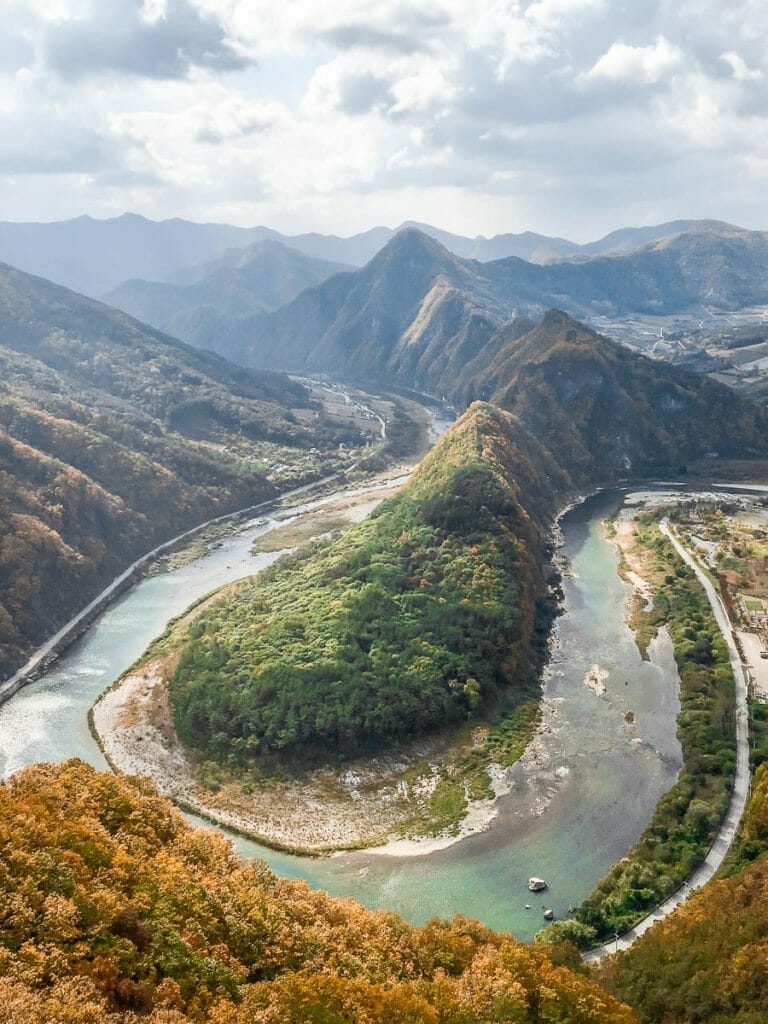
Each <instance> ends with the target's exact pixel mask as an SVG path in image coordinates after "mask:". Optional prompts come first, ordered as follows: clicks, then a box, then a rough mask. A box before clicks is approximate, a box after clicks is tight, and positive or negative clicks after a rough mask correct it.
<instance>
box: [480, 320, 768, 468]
mask: <svg viewBox="0 0 768 1024" xmlns="http://www.w3.org/2000/svg"><path fill="white" fill-rule="evenodd" d="M476 394H479V395H483V396H491V400H492V401H493V402H495V403H497V404H498V405H500V406H501V407H502V408H504V409H507V410H509V411H511V412H512V413H514V415H515V416H517V417H518V418H519V420H520V421H521V422H522V423H524V424H525V426H526V428H527V429H528V430H529V431H530V432H531V433H532V434H533V435H534V436H535V437H536V438H537V439H538V440H539V441H540V442H542V444H544V445H545V447H546V448H547V450H548V451H549V452H551V453H552V455H553V456H554V457H556V458H557V460H558V461H559V462H560V463H561V464H562V465H564V466H566V467H567V468H568V471H569V472H570V473H571V474H572V475H574V476H576V477H577V478H579V479H583V480H586V479H600V478H609V477H616V476H619V477H620V476H625V475H632V476H649V475H653V474H654V473H657V472H659V471H661V470H663V469H667V470H669V469H672V470H674V471H677V472H679V471H680V469H681V467H684V466H685V464H686V463H687V462H689V461H691V460H696V459H701V458H703V457H705V456H707V455H710V456H712V455H718V456H721V457H725V458H749V457H751V456H754V455H758V454H760V455H764V454H765V453H766V451H767V450H768V449H767V448H766V445H767V443H768V410H766V409H765V408H764V407H763V406H759V405H757V404H756V403H754V402H752V401H750V400H749V399H745V398H741V397H740V396H737V395H735V394H734V392H733V391H732V390H731V389H730V388H728V387H726V386H725V385H722V384H717V383H715V382H714V381H711V380H709V379H707V378H702V377H699V376H697V375H695V374H691V373H689V372H687V371H685V370H682V369H681V368H679V367H674V366H670V365H669V364H667V363H661V362H657V361H655V360H651V359H648V358H646V357H645V356H641V355H638V354H636V353H634V352H631V351H630V350H628V349H626V348H623V347H622V346H621V345H618V344H616V343H615V342H612V341H610V340H609V339H607V338H603V337H602V336H601V335H599V334H596V333H595V332H594V331H592V330H590V329H589V328H588V327H585V326H584V325H583V324H579V323H577V322H576V321H574V320H572V319H571V318H570V317H569V316H567V314H565V313H562V312H560V311H558V310H551V311H550V312H548V313H547V314H546V315H545V317H544V318H543V320H542V321H541V323H540V324H539V325H538V326H536V327H535V328H534V329H533V330H531V331H529V332H527V333H525V334H523V335H519V336H517V337H513V338H511V339H510V340H509V341H508V342H507V343H506V344H505V345H504V346H503V347H501V348H500V349H499V350H498V352H497V354H496V356H495V358H494V360H493V362H492V363H491V365H490V367H489V368H488V369H487V370H485V371H484V372H483V373H480V374H478V375H477V376H476V377H475V378H474V379H473V380H470V381H469V383H468V385H467V388H466V389H465V391H464V397H465V399H466V400H469V399H470V398H472V397H474V396H475V395H476Z"/></svg>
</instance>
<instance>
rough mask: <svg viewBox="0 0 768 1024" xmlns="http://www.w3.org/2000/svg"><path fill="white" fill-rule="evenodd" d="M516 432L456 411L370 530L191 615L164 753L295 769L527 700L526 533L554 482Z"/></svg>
mask: <svg viewBox="0 0 768 1024" xmlns="http://www.w3.org/2000/svg"><path fill="white" fill-rule="evenodd" d="M516 433H517V427H516V424H515V423H514V422H513V421H512V419H511V417H508V416H507V415H505V414H504V413H502V412H500V411H499V410H494V409H493V408H492V407H490V406H480V405H477V406H473V407H472V409H470V411H469V412H468V413H467V414H466V415H465V416H464V417H463V418H462V419H461V420H460V421H459V422H458V423H457V424H456V425H455V426H454V427H453V428H452V430H451V431H449V432H448V434H446V435H445V436H444V438H443V439H442V440H441V441H440V442H439V443H438V445H437V447H436V448H435V449H434V451H433V452H432V453H431V454H430V455H429V456H428V457H427V458H426V460H425V461H424V462H423V463H422V465H421V466H420V468H419V470H418V471H417V472H416V474H415V475H414V477H413V478H412V480H411V481H410V482H409V483H408V484H407V485H406V486H405V487H404V488H403V489H402V490H401V491H399V492H398V494H397V495H396V496H395V497H394V498H392V499H390V500H389V501H388V502H386V503H385V504H384V505H382V506H380V507H379V508H378V509H377V510H376V512H375V513H374V514H373V515H372V516H371V517H369V518H368V519H367V520H365V521H364V522H362V523H360V524H359V525H357V526H355V527H353V528H352V529H351V530H350V531H349V532H348V533H346V534H344V535H343V536H342V537H341V538H339V539H338V540H337V541H335V542H334V543H333V544H332V545H331V546H330V547H327V548H326V549H322V550H320V551H318V552H316V553H310V554H309V555H306V556H305V557H304V558H302V559H299V560H298V561H297V562H296V563H295V564H294V565H292V566H291V567H290V568H285V569H284V570H283V571H282V572H279V573H278V574H277V575H275V576H272V577H271V578H268V579H265V578H264V577H263V575H262V576H259V577H258V579H257V580H256V581H254V582H253V584H252V585H250V586H246V587H245V588H243V587H242V586H241V587H238V588H237V590H236V592H233V593H232V594H225V595H223V596H222V597H221V598H220V599H219V600H218V601H216V602H215V603H214V604H213V605H211V606H209V607H207V609H206V612H205V615H204V621H202V620H195V621H194V622H192V623H191V624H190V626H189V629H188V631H187V635H186V636H185V637H183V638H182V640H181V644H182V646H181V651H180V656H179V659H178V663H177V665H176V668H175V671H174V673H173V676H172V678H171V680H170V688H169V690H170V697H171V702H172V705H173V708H174V713H175V721H176V725H177V729H178V731H179V735H180V736H181V738H182V739H183V740H184V741H186V742H187V743H189V744H190V745H191V746H194V747H197V748H199V749H201V750H203V751H204V752H205V753H206V755H207V756H210V757H213V758H215V759H222V760H225V759H234V760H236V761H239V762H241V763H248V762H252V761H253V760H254V759H257V760H260V761H261V762H262V763H264V764H266V766H269V764H270V761H271V759H272V758H275V757H277V758H280V759H287V761H288V762H289V763H290V764H292V765H293V766H294V767H296V766H297V765H299V764H302V763H306V762H315V761H318V760H321V761H327V760H329V759H330V760H331V761H334V760H338V759H339V758H340V757H341V758H344V757H350V756H355V755H357V754H360V753H361V752H362V753H366V752H370V751H372V750H375V749H377V748H379V747H382V746H385V745H388V744H392V742H393V741H397V740H403V739H407V738H409V737H413V736H420V735H424V734H426V733H429V732H433V731H435V730H439V729H443V728H444V727H445V726H449V725H454V726H455V725H456V724H457V723H460V722H463V721H465V720H466V719H467V717H468V716H474V715H480V716H482V715H483V714H484V713H486V712H487V711H488V709H489V708H490V707H492V706H493V705H494V704H495V703H496V702H497V700H498V696H499V693H500V692H501V691H511V698H510V696H509V695H508V698H507V700H508V703H509V704H510V705H511V704H512V703H513V702H514V700H515V699H517V700H523V699H525V698H526V697H529V696H530V694H531V691H532V688H533V689H535V686H536V674H537V673H536V669H537V667H538V666H539V665H540V662H541V656H542V649H541V643H540V641H541V638H542V636H543V635H545V634H546V631H547V628H548V625H549V621H548V620H547V621H543V619H544V618H545V616H544V615H543V610H544V607H545V606H547V604H548V602H547V600H546V596H547V582H546V573H545V568H544V548H545V544H544V539H543V528H542V527H543V523H544V522H545V520H546V518H547V513H548V511H549V510H550V509H551V507H552V503H553V494H552V489H553V486H554V483H555V481H559V482H560V483H561V484H564V483H565V481H564V480H563V474H562V473H558V471H557V467H556V466H554V465H547V462H546V459H545V458H543V457H541V456H539V454H538V453H537V454H536V457H535V461H531V460H529V458H528V453H527V452H526V451H525V449H524V448H523V447H521V446H520V445H518V444H517V443H516V441H515V436H516ZM545 471H548V472H546V477H545Z"/></svg>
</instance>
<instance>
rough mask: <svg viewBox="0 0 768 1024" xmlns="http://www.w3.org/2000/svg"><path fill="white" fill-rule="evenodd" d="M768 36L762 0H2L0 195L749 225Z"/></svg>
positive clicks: (767, 138)
mask: <svg viewBox="0 0 768 1024" xmlns="http://www.w3.org/2000/svg"><path fill="white" fill-rule="evenodd" d="M766 35H768V8H766V5H765V0H733V2H732V3H730V4H728V5H727V6H726V7H723V6H722V4H720V3H718V2H717V0H677V2H675V3H674V4H673V3H671V2H670V0H645V2H643V3H640V2H639V0H630V2H628V3H625V4H614V3H610V0H383V2H382V0H343V2H342V0H284V2H281V3H276V2H275V0H5V3H2V4H0V217H3V216H6V217H8V216H10V217H17V216H26V217H29V218H34V217H36V216H39V215H40V210H45V211H46V213H47V214H49V213H51V212H53V214H54V215H56V216H66V215H69V214H77V213H81V212H84V211H85V212H91V213H97V212H105V213H108V212H112V211H114V210H117V211H122V210H124V209H126V208H132V209H136V210H137V211H139V212H142V213H145V214H147V215H150V216H151V215H155V216H168V215H174V214H177V215H186V216H192V217H197V218H200V219H227V218H235V219H237V220H239V221H241V222H246V223H254V222H257V221H258V220H261V221H266V222H268V223H272V224H273V225H274V226H277V227H284V228H286V229H293V230H305V229H309V228H318V229H321V228H325V229H330V230H336V231H339V230H342V229H349V230H356V229H358V228H364V227H367V226H370V224H372V223H375V222H376V221H380V220H384V219H389V220H390V221H393V222H400V221H403V220H406V219H410V218H414V219H418V220H425V219H430V217H431V218H432V219H437V220H439V221H440V222H441V223H443V224H444V226H446V227H449V228H452V229H454V230H460V231H463V232H468V233H478V232H483V233H486V234H487V233H489V232H493V231H496V230H518V229H524V228H532V229H536V230H542V231H548V232H551V233H557V234H569V233H572V234H577V235H578V234H580V235H582V236H584V235H587V236H591V235H596V234H599V233H601V232H602V231H603V230H607V229H609V228H611V227H615V226H618V225H619V224H621V223H622V222H625V221H627V220H632V221H634V222H637V223H642V222H648V221H650V220H653V219H672V218H673V217H677V216H697V215H701V214H708V215H712V216H719V217H723V218H724V219H732V220H736V221H744V222H747V223H749V222H753V223H755V222H759V221H760V219H761V216H762V212H761V211H762V209H763V192H764V182H763V180H762V178H761V175H764V172H765V168H766V167H767V166H768V74H766V73H765V68H766V64H765V53H764V40H765V37H766ZM661 166H663V168H664V172H663V174H662V173H660V172H659V167H661ZM43 178H45V181H43ZM36 183H37V184H36ZM737 185H738V188H737ZM739 189H740V190H741V191H739ZM35 196H37V197H38V203H39V207H40V209H39V210H38V209H37V208H36V206H35V198H34V197H35ZM20 204H21V205H20ZM750 210H751V211H752V214H751V216H750V215H749V211H750Z"/></svg>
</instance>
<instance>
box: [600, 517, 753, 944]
mask: <svg viewBox="0 0 768 1024" xmlns="http://www.w3.org/2000/svg"><path fill="white" fill-rule="evenodd" d="M660 529H661V532H662V533H663V534H665V535H666V536H667V537H668V538H669V539H670V541H671V542H672V544H673V545H674V547H675V550H676V551H677V553H678V554H679V555H680V557H681V558H682V559H683V560H684V561H685V562H686V563H687V564H688V565H689V566H690V567H691V569H693V571H694V572H695V573H696V576H697V577H698V579H699V582H700V583H701V585H702V586H703V587H704V590H705V591H706V594H707V597H708V598H709V603H710V604H711V605H712V611H713V612H714V614H715V619H716V620H717V624H718V626H719V627H720V630H721V631H722V634H723V636H724V637H725V640H726V643H727V644H728V655H729V658H730V661H731V668H732V669H733V676H734V679H735V680H736V777H735V781H734V787H733V795H732V796H731V802H730V805H729V807H728V811H727V813H726V815H725V818H724V819H723V823H722V825H721V826H720V831H719V832H718V833H717V836H716V838H715V841H714V843H713V844H712V847H711V848H710V851H709V853H708V854H707V856H706V857H705V858H704V862H703V863H702V865H701V866H700V867H699V868H697V870H696V871H695V872H694V873H693V874H692V875H691V877H690V878H689V879H688V881H687V882H686V884H685V885H683V886H682V888H680V889H678V890H677V892H674V893H673V894H672V895H671V896H669V897H668V898H667V899H666V900H665V901H664V902H663V903H662V904H661V905H660V906H659V907H657V909H656V910H654V911H653V913H651V914H649V915H648V916H647V917H644V918H643V919H642V921H639V922H638V923H637V924H636V925H635V927H634V928H631V929H630V930H629V931H628V932H625V933H624V934H623V935H620V936H619V937H618V938H617V939H614V940H613V942H608V943H606V944H605V945H604V946H598V947H597V948H596V949H591V950H589V952H587V953H585V954H584V959H585V960H587V961H589V962H592V961H595V960H600V959H601V958H602V957H604V956H608V954H610V953H616V952H618V951H620V950H624V949H629V947H630V946H631V945H632V943H633V942H634V941H635V940H636V939H638V938H639V937H640V936H641V935H642V934H643V933H644V932H647V931H648V929H649V928H651V927H653V925H654V924H656V922H657V921H661V920H662V918H665V917H666V916H667V915H668V914H671V913H672V911H673V910H674V909H675V908H676V907H678V906H680V904H681V903H684V902H685V900H687V899H688V897H689V895H690V894H691V893H692V892H694V891H695V890H696V889H700V888H701V887H702V885H706V883H707V882H709V881H710V879H711V878H712V877H713V875H714V874H715V872H716V871H717V869H718V868H719V867H720V865H721V864H722V863H723V860H724V859H725V855H726V853H728V850H729V849H730V846H731V843H732V842H733V840H734V839H735V838H736V833H737V832H738V829H739V822H740V821H741V816H742V814H743V813H744V808H745V807H746V804H747V799H748V797H749V785H750V770H749V712H748V709H747V691H748V683H747V676H746V673H745V671H744V666H743V665H742V663H741V657H740V655H739V651H738V648H737V647H736V642H735V640H734V636H733V626H732V624H731V620H730V618H729V617H728V612H727V611H726V609H725V605H724V604H723V601H722V598H721V597H720V594H719V593H718V592H717V590H716V589H715V587H714V586H713V585H712V583H711V581H710V580H709V577H708V576H707V575H706V574H705V573H704V572H702V570H701V568H700V567H699V565H698V563H697V562H696V561H695V559H694V558H693V557H692V555H690V554H689V553H688V551H687V550H686V549H685V548H684V547H683V545H682V544H681V543H680V541H679V540H678V539H677V537H675V535H674V534H673V533H672V531H671V530H670V528H669V525H668V523H667V521H666V520H663V521H662V522H661V523H660Z"/></svg>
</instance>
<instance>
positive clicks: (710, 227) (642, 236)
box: [578, 220, 743, 256]
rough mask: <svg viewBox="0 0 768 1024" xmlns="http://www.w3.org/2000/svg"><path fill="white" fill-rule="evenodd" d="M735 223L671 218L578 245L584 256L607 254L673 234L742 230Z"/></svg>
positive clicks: (612, 233) (622, 229)
mask: <svg viewBox="0 0 768 1024" xmlns="http://www.w3.org/2000/svg"><path fill="white" fill-rule="evenodd" d="M742 230H743V229H742V228H737V227H735V225H733V224H728V223H726V222H725V221H722V220H670V221H667V222H666V223H664V224H654V225H651V226H650V227H644V228H619V229H618V230H617V231H611V232H610V234H607V235H605V236H604V237H603V238H599V239H597V241H595V242H587V243H586V244H584V245H580V246H579V247H578V251H579V254H580V255H583V256H606V255H608V254H610V253H617V252H630V251H631V250H632V249H640V248H641V247H642V246H644V245H648V244H649V243H650V242H657V241H659V239H662V238H671V237H672V236H673V235H682V234H685V233H690V232H714V233H718V232H723V231H725V232H728V231H742Z"/></svg>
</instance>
